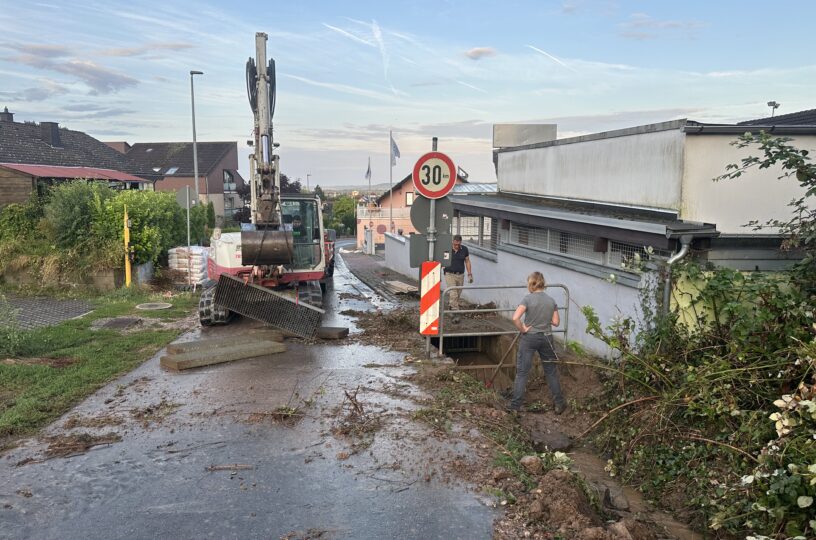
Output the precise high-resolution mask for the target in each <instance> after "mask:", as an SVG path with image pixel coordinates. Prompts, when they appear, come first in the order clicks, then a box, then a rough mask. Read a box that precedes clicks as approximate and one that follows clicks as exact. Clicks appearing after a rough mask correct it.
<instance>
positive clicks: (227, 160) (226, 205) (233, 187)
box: [106, 141, 244, 223]
mask: <svg viewBox="0 0 816 540" xmlns="http://www.w3.org/2000/svg"><path fill="white" fill-rule="evenodd" d="M106 144H107V145H108V146H110V147H111V148H113V149H115V150H117V151H119V152H122V153H123V154H124V155H125V156H127V158H128V159H129V160H131V161H133V162H135V163H137V164H139V166H140V167H141V168H143V169H146V170H149V171H150V172H151V173H152V175H153V176H154V179H155V180H156V182H155V186H156V190H157V191H179V190H182V189H184V188H185V186H190V189H191V191H192V192H195V181H194V176H195V172H194V168H193V143H191V142H189V143H188V142H178V143H135V144H132V145H131V144H128V143H126V142H121V141H120V142H107V143H106ZM196 146H197V148H196V151H197V154H198V190H199V198H200V199H201V201H202V202H203V203H207V202H212V203H213V207H214V208H215V215H216V218H217V219H218V221H219V223H224V222H228V221H231V220H232V217H233V214H235V213H236V212H237V211H239V210H240V209H241V208H243V206H244V203H243V200H242V199H241V196H240V195H239V191H240V189H241V188H242V187H243V186H244V179H243V178H242V177H241V175H240V174H239V173H238V143H236V142H234V141H233V142H200V143H197V145H196Z"/></svg>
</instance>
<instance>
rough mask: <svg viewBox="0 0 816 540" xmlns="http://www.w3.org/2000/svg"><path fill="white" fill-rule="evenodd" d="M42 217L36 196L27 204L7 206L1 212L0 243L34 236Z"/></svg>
mask: <svg viewBox="0 0 816 540" xmlns="http://www.w3.org/2000/svg"><path fill="white" fill-rule="evenodd" d="M42 215H43V213H42V206H41V205H40V204H39V199H38V198H37V196H36V195H33V196H32V197H31V199H30V200H29V201H28V202H26V203H23V204H9V205H7V206H6V207H5V208H3V209H2V210H0V242H3V241H9V240H14V239H18V238H28V237H30V236H32V235H33V234H34V233H35V232H36V230H37V226H38V224H39V221H40V219H41V218H42Z"/></svg>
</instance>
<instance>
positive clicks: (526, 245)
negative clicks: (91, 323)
mask: <svg viewBox="0 0 816 540" xmlns="http://www.w3.org/2000/svg"><path fill="white" fill-rule="evenodd" d="M814 113H816V111H805V112H802V113H794V114H791V115H781V116H778V117H776V118H768V119H761V120H758V121H752V122H748V123H744V124H741V125H736V124H729V125H718V124H705V123H701V122H694V121H691V120H685V119H684V120H674V121H670V122H663V123H658V124H650V125H644V126H637V127H633V128H628V129H620V130H615V131H609V132H604V133H594V134H590V135H585V136H580V137H570V138H565V139H556V138H555V128H554V126H553V127H552V129H551V134H550V136H548V137H544V138H543V140H535V141H533V142H530V141H523V142H524V144H507V143H506V140H504V137H503V133H498V132H497V131H494V152H493V153H494V163H495V166H496V171H497V178H498V193H496V194H494V195H489V196H487V195H482V194H475V195H472V194H471V195H467V194H465V195H454V196H452V197H451V200H452V201H453V205H454V211H455V215H456V216H457V217H456V219H455V225H454V232H459V233H460V234H462V236H463V237H465V241H466V245H468V247H469V248H470V258H471V261H472V265H473V272H474V275H475V281H476V284H478V285H490V284H496V285H507V284H524V283H525V282H526V277H527V275H529V273H530V272H532V271H535V270H539V271H541V272H543V273H544V275H545V277H546V279H547V281H548V282H550V283H559V284H563V285H566V286H567V287H568V288H569V290H570V299H569V308H570V309H569V317H568V320H567V321H566V323H567V324H568V325H569V335H568V339H570V340H574V341H577V342H579V343H580V344H581V345H582V346H583V347H585V348H586V349H587V350H590V351H593V352H596V353H598V354H606V353H607V352H608V351H607V348H606V346H605V345H604V344H602V343H601V342H600V341H598V340H596V339H595V338H592V337H591V336H589V335H588V334H587V333H586V320H585V319H584V317H583V315H582V314H581V311H580V309H579V308H580V307H581V306H585V305H589V306H592V307H593V308H594V309H595V310H596V312H597V313H598V315H599V317H600V318H601V320H602V321H603V322H604V323H608V322H609V321H611V320H613V319H615V318H616V317H620V316H631V317H635V318H638V317H639V315H640V309H639V306H640V304H641V300H642V298H641V293H642V291H643V290H644V288H646V287H647V284H648V283H650V282H654V280H653V279H650V278H653V277H654V276H655V274H654V273H652V272H648V271H647V272H642V271H641V268H638V262H641V263H643V262H649V261H650V262H651V263H653V264H654V265H655V266H656V267H660V266H664V265H665V264H666V260H667V259H668V257H669V256H671V255H673V254H685V253H687V252H690V253H691V254H692V255H693V256H695V257H697V258H698V259H700V260H703V261H708V262H710V263H711V264H714V265H719V266H726V267H731V268H735V269H740V270H746V271H773V270H778V269H781V268H785V267H786V266H788V265H790V264H791V262H792V260H793V259H795V257H796V254H790V253H787V254H786V253H782V252H780V251H779V250H778V247H779V245H780V243H781V241H782V238H781V237H780V236H779V235H778V234H774V232H773V231H755V230H753V228H751V227H747V226H746V224H747V223H748V222H749V221H752V220H757V221H759V222H764V221H767V220H769V219H774V218H781V219H784V218H786V217H788V216H789V215H790V208H789V207H788V203H789V202H790V201H791V200H792V199H794V198H797V197H800V196H802V194H803V193H802V189H801V188H800V186H799V184H798V182H796V181H795V180H794V179H791V178H786V179H782V180H780V179H778V177H779V175H780V174H781V171H780V169H778V168H770V169H751V170H749V171H747V172H746V173H745V174H744V175H743V176H742V177H741V178H739V179H737V180H728V181H719V182H715V181H714V180H713V179H714V178H715V177H717V176H719V175H722V174H723V173H725V172H726V166H727V165H728V164H731V163H738V162H739V161H740V159H741V158H743V157H746V156H749V155H757V154H759V152H760V151H759V150H758V149H756V148H747V149H739V148H736V147H735V146H733V145H732V144H731V142H732V141H734V140H735V139H736V138H737V137H738V136H739V135H741V134H743V133H745V132H746V131H751V132H754V133H757V132H759V131H760V130H764V131H767V132H770V133H772V134H774V135H780V136H786V137H791V138H792V139H793V141H792V144H794V145H796V146H798V147H801V148H806V149H809V150H811V151H813V150H816V116H814ZM524 129H529V126H524ZM497 135H498V136H497ZM547 139H549V140H547ZM684 246H688V248H690V249H688V248H687V249H685V250H684V249H683V247H684ZM389 249H391V243H387V245H386V252H387V251H388V250H389ZM386 258H388V256H386ZM522 294H523V291H513V292H504V293H502V294H499V291H496V290H471V291H465V293H464V298H466V299H467V300H470V301H472V302H478V303H484V302H488V301H494V302H497V304H499V305H500V306H501V307H512V306H514V305H516V303H517V302H518V301H519V300H520V298H521V295H522ZM557 300H558V301H559V302H561V303H562V306H563V305H564V303H566V298H565V297H563V296H562V297H560V298H557Z"/></svg>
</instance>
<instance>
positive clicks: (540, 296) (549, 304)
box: [521, 291, 558, 334]
mask: <svg viewBox="0 0 816 540" xmlns="http://www.w3.org/2000/svg"><path fill="white" fill-rule="evenodd" d="M521 305H522V306H525V307H526V308H527V309H526V310H525V312H524V324H526V325H527V326H532V328H530V331H529V333H530V334H550V333H552V318H553V313H554V312H555V310H556V309H557V308H558V306H557V305H556V304H555V300H553V299H552V297H550V295H548V294H547V293H545V292H542V291H537V292H533V293H530V294H528V295H527V296H525V297H524V300H522V301H521Z"/></svg>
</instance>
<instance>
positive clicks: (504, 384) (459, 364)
mask: <svg viewBox="0 0 816 540" xmlns="http://www.w3.org/2000/svg"><path fill="white" fill-rule="evenodd" d="M513 337H514V336H509V335H498V336H451V337H445V338H443V339H444V342H443V345H444V348H443V350H444V351H445V355H447V356H449V357H451V358H452V359H453V360H454V361H455V362H456V368H457V369H459V370H461V371H464V372H466V373H468V375H470V376H471V377H473V378H474V379H476V380H478V381H481V382H482V383H484V384H485V385H486V386H490V387H492V388H495V389H496V390H498V391H499V392H501V391H503V390H505V389H507V388H510V387H511V386H512V384H513V378H514V377H515V375H516V353H517V351H518V345H517V344H516V343H514V340H513ZM431 345H433V346H434V347H437V348H438V347H439V338H433V339H431ZM502 358H503V359H504V362H503V364H502V367H501V368H500V369H497V368H498V367H499V364H500V363H501V362H502Z"/></svg>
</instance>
